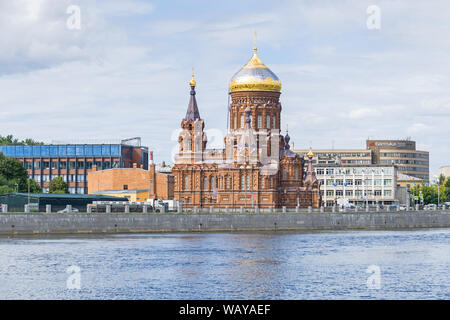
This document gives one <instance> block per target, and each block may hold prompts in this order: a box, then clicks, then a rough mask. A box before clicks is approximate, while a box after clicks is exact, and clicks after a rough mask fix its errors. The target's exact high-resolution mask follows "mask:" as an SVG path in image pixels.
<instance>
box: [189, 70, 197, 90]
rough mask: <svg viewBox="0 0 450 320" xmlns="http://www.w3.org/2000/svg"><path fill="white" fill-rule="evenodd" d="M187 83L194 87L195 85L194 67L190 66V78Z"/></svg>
mask: <svg viewBox="0 0 450 320" xmlns="http://www.w3.org/2000/svg"><path fill="white" fill-rule="evenodd" d="M189 85H190V86H191V87H195V86H196V85H197V82H195V80H194V67H192V80H191V81H190V82H189Z"/></svg>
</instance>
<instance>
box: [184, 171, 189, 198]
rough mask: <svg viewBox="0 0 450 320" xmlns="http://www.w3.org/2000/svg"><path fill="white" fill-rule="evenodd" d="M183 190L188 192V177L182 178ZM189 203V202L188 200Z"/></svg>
mask: <svg viewBox="0 0 450 320" xmlns="http://www.w3.org/2000/svg"><path fill="white" fill-rule="evenodd" d="M184 189H185V190H188V189H189V177H188V176H185V177H184ZM188 201H189V200H188Z"/></svg>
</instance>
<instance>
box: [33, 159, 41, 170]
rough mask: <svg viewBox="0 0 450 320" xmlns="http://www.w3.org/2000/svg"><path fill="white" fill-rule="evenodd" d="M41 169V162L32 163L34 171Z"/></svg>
mask: <svg viewBox="0 0 450 320" xmlns="http://www.w3.org/2000/svg"><path fill="white" fill-rule="evenodd" d="M40 168H41V162H40V161H35V162H34V169H38V170H39V169H40Z"/></svg>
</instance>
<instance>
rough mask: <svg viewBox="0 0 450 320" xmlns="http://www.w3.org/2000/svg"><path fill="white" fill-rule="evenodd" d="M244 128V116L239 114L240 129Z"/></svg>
mask: <svg viewBox="0 0 450 320" xmlns="http://www.w3.org/2000/svg"><path fill="white" fill-rule="evenodd" d="M243 128H244V115H243V114H241V129H243Z"/></svg>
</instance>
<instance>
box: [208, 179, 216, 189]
mask: <svg viewBox="0 0 450 320" xmlns="http://www.w3.org/2000/svg"><path fill="white" fill-rule="evenodd" d="M215 186H216V183H215V179H214V177H211V182H210V184H209V188H210V189H214V188H215Z"/></svg>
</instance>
